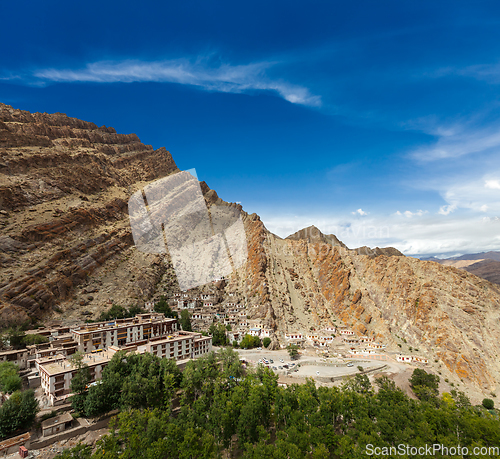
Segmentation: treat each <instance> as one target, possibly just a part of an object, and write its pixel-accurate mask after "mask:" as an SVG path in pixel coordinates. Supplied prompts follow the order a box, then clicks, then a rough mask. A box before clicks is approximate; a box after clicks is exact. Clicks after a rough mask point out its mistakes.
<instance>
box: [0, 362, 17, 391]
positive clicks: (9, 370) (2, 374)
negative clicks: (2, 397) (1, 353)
mask: <svg viewBox="0 0 500 459" xmlns="http://www.w3.org/2000/svg"><path fill="white" fill-rule="evenodd" d="M18 371H19V368H18V367H17V365H15V364H13V363H12V362H1V363H0V391H1V392H6V393H8V394H11V393H12V392H15V391H17V390H20V389H21V386H22V381H21V377H20V376H19V374H18Z"/></svg>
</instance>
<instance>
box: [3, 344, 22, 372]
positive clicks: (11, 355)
mask: <svg viewBox="0 0 500 459" xmlns="http://www.w3.org/2000/svg"><path fill="white" fill-rule="evenodd" d="M0 362H12V363H15V364H16V365H17V366H18V367H19V369H20V370H25V369H26V367H27V362H28V349H19V350H13V351H2V352H0Z"/></svg>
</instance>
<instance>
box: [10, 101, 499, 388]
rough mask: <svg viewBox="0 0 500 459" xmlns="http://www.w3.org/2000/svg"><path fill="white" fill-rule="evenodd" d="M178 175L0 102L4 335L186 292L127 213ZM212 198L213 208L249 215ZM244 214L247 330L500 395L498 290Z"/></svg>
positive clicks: (167, 158)
mask: <svg viewBox="0 0 500 459" xmlns="http://www.w3.org/2000/svg"><path fill="white" fill-rule="evenodd" d="M176 171H177V167H176V165H175V162H174V160H173V159H172V157H171V155H170V153H169V152H168V151H167V150H165V149H164V148H160V149H158V150H153V148H152V147H150V146H147V145H143V144H142V143H140V141H139V139H138V138H137V136H135V135H134V134H129V135H121V134H117V133H116V132H115V131H114V129H112V128H107V127H104V126H103V127H100V128H99V127H97V126H96V125H94V124H93V123H87V122H85V121H80V120H76V119H73V118H69V117H67V116H66V115H63V114H53V115H48V114H39V113H35V114H30V113H28V112H23V111H20V110H15V109H13V108H12V107H9V106H7V105H2V104H0V229H1V233H0V325H2V326H3V325H6V324H9V323H22V322H24V321H26V320H30V319H33V318H42V319H43V320H44V321H45V322H47V321H50V320H57V321H59V322H65V323H74V322H75V321H81V320H84V319H85V318H86V317H88V314H89V313H90V315H91V316H92V314H93V315H94V317H95V316H96V315H97V314H98V313H100V311H102V310H103V309H105V308H107V307H109V306H110V305H111V304H112V303H113V302H114V303H117V304H120V305H124V306H128V305H131V304H142V302H143V301H146V300H148V299H150V298H151V296H152V295H153V294H154V293H155V291H156V286H157V284H158V283H159V282H160V281H161V282H165V279H168V285H169V289H175V284H176V282H175V276H174V273H173V271H172V269H171V267H169V265H168V262H167V261H168V260H166V259H165V257H164V256H163V255H155V254H145V253H141V252H138V251H137V250H136V249H135V247H134V246H133V241H132V236H131V232H130V224H129V219H128V214H127V202H128V199H129V197H130V196H131V195H132V194H133V193H134V192H135V191H136V190H138V189H141V188H143V187H144V185H146V184H147V183H148V182H150V181H152V180H156V179H157V178H160V177H164V176H166V175H168V174H171V173H173V172H176ZM201 187H202V191H203V193H204V196H205V200H206V202H207V204H208V205H212V204H216V205H230V206H236V207H238V209H240V210H241V206H238V205H237V204H228V203H224V202H223V201H221V200H220V198H219V197H218V196H217V193H216V192H215V191H214V190H210V188H209V187H208V186H207V185H206V184H205V183H203V182H202V183H201ZM242 215H243V220H244V225H245V230H246V236H247V248H248V260H247V263H246V265H245V266H244V267H242V268H240V269H238V271H237V272H236V273H234V274H233V275H232V276H231V278H230V279H229V280H228V281H227V282H225V283H226V284H227V285H225V290H226V291H230V292H237V293H238V296H239V297H240V298H242V299H243V300H244V301H245V303H246V304H247V306H248V318H249V319H251V320H254V321H257V322H259V323H261V324H262V326H265V327H268V328H272V329H274V330H275V331H276V332H277V334H278V335H280V334H284V333H288V332H302V333H308V332H310V331H312V330H319V329H321V328H322V327H325V326H333V325H340V324H344V325H347V326H349V327H351V328H352V329H353V330H355V331H356V332H357V333H358V334H367V335H370V336H373V337H375V338H376V340H378V341H381V342H383V343H386V344H387V345H388V349H389V350H393V351H399V350H400V348H399V346H402V350H403V351H405V349H406V351H407V350H408V347H409V346H412V347H413V349H418V350H419V354H422V355H426V356H427V357H428V358H429V359H430V360H431V362H433V364H434V361H437V363H436V364H435V367H436V368H435V370H438V369H440V371H442V373H443V376H442V377H443V378H444V377H445V376H448V377H450V378H455V379H453V380H454V381H455V382H460V380H463V381H464V383H465V384H469V385H471V386H474V387H476V388H478V389H481V390H483V391H494V390H496V389H497V387H498V383H499V382H500V366H499V359H498V355H497V353H498V343H499V342H500V333H499V330H500V328H499V321H500V287H498V286H496V285H493V284H490V283H489V282H487V281H485V280H483V279H480V278H478V277H476V276H474V275H472V274H469V273H467V272H465V271H463V270H459V269H456V268H453V267H449V266H441V265H438V264H437V263H434V262H425V261H419V260H416V259H413V258H408V257H404V256H402V254H401V253H399V252H398V251H396V250H395V249H390V248H389V249H373V250H372V249H368V248H361V249H362V250H361V249H359V250H356V251H353V250H349V249H347V247H345V245H344V244H342V243H341V242H340V241H338V239H337V238H335V237H334V236H333V235H328V236H324V235H322V234H321V233H320V232H319V230H317V231H316V228H308V229H306V230H304V231H302V232H298V233H296V234H295V235H293V237H291V238H288V239H286V240H283V239H280V238H279V237H276V236H274V235H273V234H271V233H270V232H269V231H267V229H266V228H265V226H264V225H263V223H262V221H261V220H260V218H259V217H258V216H257V215H256V214H252V215H248V214H246V213H244V212H242ZM90 294H91V295H90ZM84 312H85V314H86V315H85V316H83V315H82V313H84ZM49 323H50V322H49ZM275 344H277V343H275Z"/></svg>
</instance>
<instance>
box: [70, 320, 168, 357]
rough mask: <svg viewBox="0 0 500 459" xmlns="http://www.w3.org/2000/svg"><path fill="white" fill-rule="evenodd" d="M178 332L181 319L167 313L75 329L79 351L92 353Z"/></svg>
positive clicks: (72, 330) (73, 333)
mask: <svg viewBox="0 0 500 459" xmlns="http://www.w3.org/2000/svg"><path fill="white" fill-rule="evenodd" d="M176 331H177V320H176V319H170V318H165V317H164V315H163V314H159V313H149V314H138V315H137V316H135V317H133V318H131V319H117V320H114V321H110V322H98V323H93V324H86V325H84V326H81V327H76V328H73V329H71V334H72V336H73V339H74V341H75V342H76V343H77V348H78V351H80V352H91V351H94V350H98V349H105V348H108V347H110V346H127V345H131V344H134V343H140V342H141V341H148V340H150V339H152V338H162V337H167V336H169V335H171V334H172V333H175V332H176Z"/></svg>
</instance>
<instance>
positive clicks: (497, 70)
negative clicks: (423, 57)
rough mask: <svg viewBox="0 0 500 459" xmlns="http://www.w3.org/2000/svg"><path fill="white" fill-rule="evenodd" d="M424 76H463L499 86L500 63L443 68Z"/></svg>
mask: <svg viewBox="0 0 500 459" xmlns="http://www.w3.org/2000/svg"><path fill="white" fill-rule="evenodd" d="M426 75H428V76H431V77H435V78H441V77H446V76H450V75H453V76H463V77H470V78H475V79H476V80H482V81H486V82H487V83H490V84H500V63H493V64H476V65H468V66H465V67H443V68H440V69H437V70H435V71H433V72H429V73H427V74H426Z"/></svg>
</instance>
